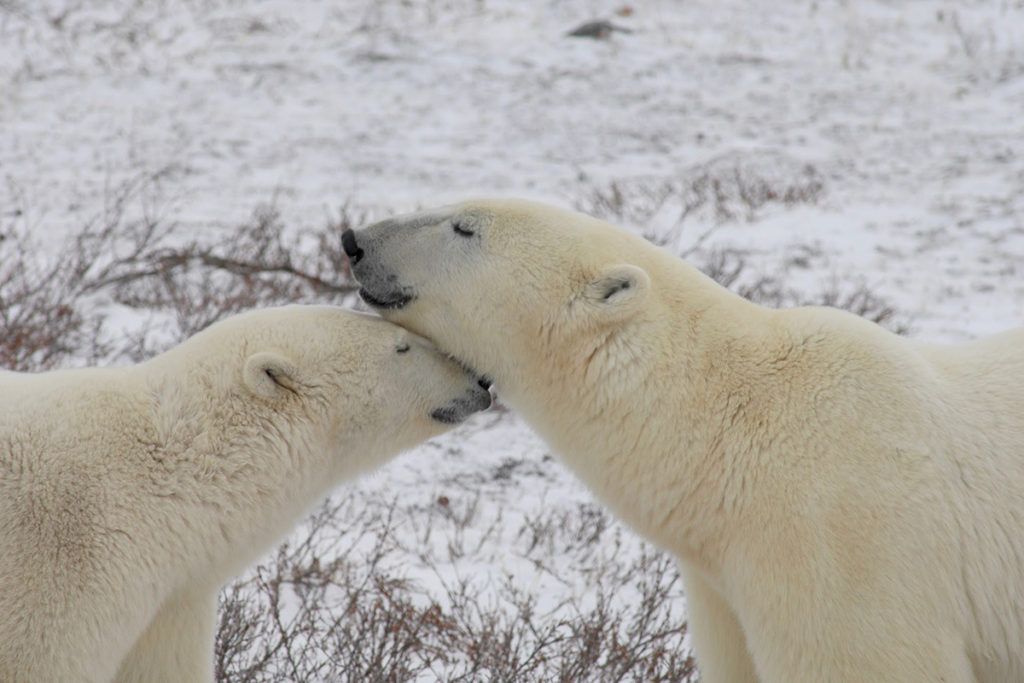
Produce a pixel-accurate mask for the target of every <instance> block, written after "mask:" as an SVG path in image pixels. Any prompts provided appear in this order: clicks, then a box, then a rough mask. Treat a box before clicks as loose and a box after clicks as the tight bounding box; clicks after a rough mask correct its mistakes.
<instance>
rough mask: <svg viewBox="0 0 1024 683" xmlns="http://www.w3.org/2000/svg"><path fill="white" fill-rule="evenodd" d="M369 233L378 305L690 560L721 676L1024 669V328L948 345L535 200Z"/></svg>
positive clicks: (1001, 676) (944, 674) (702, 658)
mask: <svg viewBox="0 0 1024 683" xmlns="http://www.w3.org/2000/svg"><path fill="white" fill-rule="evenodd" d="M343 242H344V245H345V248H346V251H347V253H348V254H349V256H350V258H351V260H352V263H353V264H354V272H355V274H356V277H357V278H358V279H359V280H360V282H361V284H362V286H363V290H362V292H363V298H364V299H365V300H366V301H367V302H369V303H370V304H371V305H373V306H375V307H377V308H378V309H380V310H381V311H383V314H384V316H385V317H386V318H388V319H390V320H392V321H394V322H397V323H399V324H401V325H404V326H406V327H408V328H409V329H411V330H413V331H415V332H417V333H419V334H422V335H424V336H426V337H428V338H430V339H431V340H432V341H434V342H435V343H436V344H438V345H439V346H440V347H441V348H443V349H445V350H447V351H449V352H451V353H452V354H454V355H455V356H456V357H457V358H460V359H462V360H463V361H465V362H467V363H468V364H470V365H471V366H472V367H474V368H476V369H477V370H479V371H481V372H484V373H486V374H488V375H490V376H491V377H492V378H493V379H494V381H495V383H496V386H497V387H498V390H499V393H500V394H501V395H502V396H503V397H504V399H505V400H506V401H507V402H508V403H509V404H510V405H511V406H512V407H513V408H515V409H516V410H518V411H519V412H520V413H521V414H522V415H523V416H525V418H526V419H527V420H528V421H529V422H530V423H531V424H532V425H533V426H534V427H535V428H536V429H537V430H538V432H539V433H540V434H541V435H542V436H544V437H545V438H546V439H547V440H548V441H549V442H550V443H551V444H552V446H553V447H554V448H555V450H556V451H557V452H559V453H560V454H561V455H562V457H563V458H564V459H565V461H566V462H567V463H568V464H569V465H570V466H571V467H572V468H574V470H575V471H576V472H577V473H578V475H579V476H580V477H581V478H582V479H583V480H584V481H585V482H586V483H587V484H589V485H590V487H592V488H593V490H594V491H595V492H596V493H597V494H598V495H599V496H600V497H601V498H602V499H603V500H604V501H605V502H607V504H608V505H609V506H611V508H612V509H613V510H614V511H616V513H617V514H618V515H620V516H621V517H622V518H623V519H624V520H626V521H627V522H628V523H630V524H631V525H632V526H633V527H635V528H636V529H637V530H638V531H640V532H641V533H643V534H644V535H646V536H647V537H648V538H650V539H652V540H654V541H655V542H657V543H659V544H660V545H662V546H663V547H665V548H666V549H668V550H670V551H671V552H673V553H674V554H675V555H676V556H678V558H679V559H680V560H681V563H682V568H683V576H684V580H685V583H686V589H687V595H688V610H689V616H690V628H691V633H692V636H693V639H694V644H695V649H696V654H697V659H698V663H699V664H700V666H701V669H702V671H703V676H704V678H703V680H705V681H709V682H712V683H715V682H728V683H736V682H739V681H754V680H761V681H766V682H775V683H812V682H813V683H821V682H825V681H842V682H845V683H848V682H850V681H865V682H867V681H870V682H871V683H879V682H880V681H894V682H896V681H898V682H900V683H908V682H922V683H924V682H929V683H935V682H937V681H945V682H947V683H953V682H966V681H1016V682H1019V681H1024V330H1016V331H1012V332H1006V333H1003V334H1000V335H996V336H993V337H989V338H987V339H982V340H980V341H976V342H972V343H968V344H960V345H955V346H938V345H926V344H923V343H918V342H915V341H912V340H909V339H905V338H901V337H898V336H895V335H893V334H890V333H889V332H886V331H885V330H883V329H881V328H880V327H878V326H876V325H874V324H872V323H870V322H867V321H865V320H863V319H861V318H858V317H856V316H854V315H851V314H848V313H845V312H842V311H838V310H833V309H828V308H817V307H815V308H810V307H809V308H799V309H794V310H786V311H777V310H768V309H765V308H761V307H759V306H757V305H754V304H752V303H750V302H748V301H746V300H744V299H742V298H740V297H739V296H736V295H734V294H732V293H730V292H729V291H727V290H725V289H723V288H722V287H720V286H719V285H718V284H716V283H715V282H713V281H712V280H711V279H709V278H708V277H706V276H704V275H703V274H701V273H700V272H698V271H697V270H695V269H694V268H692V267H690V266H688V265H687V264H685V263H684V262H683V261H681V260H679V259H677V258H675V257H674V256H672V255H671V254H669V253H668V252H666V251H664V250H662V249H659V248H657V247H655V246H653V245H651V244H649V243H648V242H646V241H644V240H643V239H641V238H640V237H638V236H635V235H632V234H630V233H628V232H625V231H623V230H620V229H617V228H615V227H614V226H611V225H608V224H607V223H603V222H601V221H598V220H595V219H592V218H589V217H587V216H583V215H579V214H576V213H572V212H568V211H563V210H558V209H554V208H550V207H545V206H541V205H536V204H531V203H526V202H515V201H500V200H493V201H475V202H469V203H466V204H461V205H458V206H455V207H448V208H443V209H439V210H434V211H427V212H423V213H419V214H415V215H411V216H405V217H399V218H395V219H392V220H388V221H384V222H381V223H379V224H376V225H373V226H370V227H368V228H365V229H363V230H360V231H358V232H355V233H352V232H350V233H347V234H346V235H344V237H343Z"/></svg>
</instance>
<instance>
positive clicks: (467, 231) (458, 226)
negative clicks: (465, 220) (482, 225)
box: [452, 221, 476, 237]
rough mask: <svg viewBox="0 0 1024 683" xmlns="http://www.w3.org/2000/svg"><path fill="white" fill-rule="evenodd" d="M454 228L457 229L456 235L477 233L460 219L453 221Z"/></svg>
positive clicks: (468, 235)
mask: <svg viewBox="0 0 1024 683" xmlns="http://www.w3.org/2000/svg"><path fill="white" fill-rule="evenodd" d="M452 230H454V231H455V234H456V235H460V236H462V237H472V236H473V235H475V234H476V233H475V232H473V231H472V230H470V229H469V228H467V227H465V226H464V225H463V224H462V223H460V222H459V221H455V222H453V223H452Z"/></svg>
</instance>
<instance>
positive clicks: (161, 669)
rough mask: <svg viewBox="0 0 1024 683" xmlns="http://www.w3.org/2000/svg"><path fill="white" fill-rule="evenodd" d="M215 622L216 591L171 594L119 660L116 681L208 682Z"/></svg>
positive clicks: (127, 682) (135, 682) (210, 676)
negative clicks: (180, 594)
mask: <svg viewBox="0 0 1024 683" xmlns="http://www.w3.org/2000/svg"><path fill="white" fill-rule="evenodd" d="M216 622H217V596H216V593H215V592H205V591H204V592H201V593H198V594H192V595H184V596H174V597H172V598H171V599H169V600H168V601H167V602H166V603H164V606H163V607H161V608H160V611H159V612H157V614H156V616H155V617H154V618H153V621H151V622H150V624H149V626H148V627H147V628H146V631H145V632H144V633H143V634H142V636H141V637H140V638H139V640H138V641H136V643H135V645H134V646H133V647H132V650H131V652H129V653H128V656H127V657H126V658H125V659H124V661H123V662H122V663H121V667H120V670H119V671H118V674H117V678H116V680H117V682H118V683H142V682H144V681H150V682H153V683H158V682H163V681H166V682H168V683H170V682H172V681H173V682H180V683H210V682H211V681H213V639H214V629H215V625H216Z"/></svg>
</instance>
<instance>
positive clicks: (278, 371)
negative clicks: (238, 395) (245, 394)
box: [242, 351, 300, 398]
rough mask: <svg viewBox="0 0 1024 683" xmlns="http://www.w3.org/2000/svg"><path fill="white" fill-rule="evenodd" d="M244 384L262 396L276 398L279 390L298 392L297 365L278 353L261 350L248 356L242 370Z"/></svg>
mask: <svg viewBox="0 0 1024 683" xmlns="http://www.w3.org/2000/svg"><path fill="white" fill-rule="evenodd" d="M242 377H243V380H244V382H245V386H247V387H248V388H249V391H251V392H252V393H254V394H256V395H257V396H262V397H263V398H277V397H278V396H280V395H281V392H285V391H288V392H292V393H298V389H299V386H300V383H299V381H298V367H296V365H295V363H293V362H292V361H291V360H289V359H288V358H285V357H284V356H282V355H281V354H279V353H272V352H270V351H261V352H259V353H254V354H253V355H251V356H249V357H248V358H247V359H246V361H245V368H244V369H243V370H242Z"/></svg>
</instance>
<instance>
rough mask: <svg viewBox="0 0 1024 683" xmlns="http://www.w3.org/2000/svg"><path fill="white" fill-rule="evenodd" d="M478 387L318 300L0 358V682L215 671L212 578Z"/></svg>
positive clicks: (396, 336) (418, 346)
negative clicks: (124, 350) (133, 357)
mask: <svg viewBox="0 0 1024 683" xmlns="http://www.w3.org/2000/svg"><path fill="white" fill-rule="evenodd" d="M406 346H408V347H409V349H408V350H407V351H405V352H403V353H399V350H400V349H403V348H405V347H406ZM268 372H269V373H270V374H268ZM480 391H482V390H481V388H480V387H478V386H476V380H475V378H473V377H472V376H470V375H468V374H467V373H466V372H465V371H463V370H462V369H461V368H460V367H459V366H458V365H456V364H455V363H454V362H452V361H450V360H448V359H446V358H444V357H443V356H441V355H440V354H439V353H438V352H437V351H436V350H434V349H433V348H432V347H430V346H429V345H427V344H426V343H425V342H424V341H423V340H421V339H419V338H416V337H414V336H413V335H411V334H409V333H408V332H406V331H405V330H403V329H402V328H400V327H397V326H395V325H392V324H390V323H387V322H385V321H383V320H380V319H379V318H375V317H371V316H365V315H359V314H356V313H352V312H348V311H344V310H341V309H335V308H329V307H299V306H294V307H286V308H280V309H268V310H264V311H258V312H253V313H248V314H245V315H240V316H236V317H234V318H231V319H228V320H226V321H224V322H221V323H218V324H216V325H214V326H212V327H210V328H209V329H207V330H205V331H204V332H202V333H200V334H198V335H196V336H195V337H193V338H192V339H190V340H188V341H186V342H185V343H183V344H181V345H180V346H179V347H177V348H175V349H173V350H171V351H169V352H167V353H165V354H163V355H161V356H158V357H157V358H155V359H153V360H151V361H148V362H146V363H142V364H140V365H137V366H134V367H129V368H123V369H85V370H69V371H57V372H49V373H44V374H38V375H26V374H18V373H11V372H0V416H2V417H0V681H4V683H20V682H30V681H32V682H38V681H46V682H47V683H55V682H63V681H69V682H70V681H75V682H81V681H88V682H93V681H109V680H112V679H114V678H115V677H116V678H117V680H120V681H140V682H141V681H182V682H188V681H210V680H212V678H213V637H214V633H213V632H214V625H215V612H216V594H217V590H218V589H219V587H220V585H221V584H222V583H223V582H224V581H225V580H226V579H228V578H229V577H231V576H232V575H233V574H235V573H237V572H238V571H239V570H240V569H242V568H243V567H244V566H245V565H246V564H248V563H250V562H252V561H253V560H254V559H256V558H257V557H258V556H259V555H260V554H262V552H264V551H265V550H267V549H268V548H269V547H270V546H271V545H272V544H273V543H274V542H275V541H276V540H277V539H279V538H280V537H281V536H282V535H283V534H285V533H286V532H287V531H288V530H289V528H290V527H291V526H292V525H293V524H294V523H295V522H296V521H297V520H298V519H299V518H300V516H301V515H302V514H303V513H304V511H306V510H307V509H308V508H309V507H310V506H311V505H312V504H313V503H315V502H316V501H317V499H318V498H320V497H322V496H323V495H324V494H325V493H326V492H327V491H328V489H329V488H330V487H331V486H332V485H334V484H336V483H338V482H339V481H340V480H342V479H345V478H350V477H353V476H355V475H356V474H358V473H359V472H361V471H364V470H366V469H368V468H370V467H373V466H375V465H378V464H380V463H382V462H383V461H384V460H386V459H388V458H390V457H391V456H393V455H395V454H396V453H398V452H399V451H401V450H403V449H405V448H407V447H410V446H412V445H414V444H415V443H417V442H419V441H421V440H423V439H425V438H427V437H429V436H431V435H433V434H436V433H439V432H441V431H442V430H443V429H444V428H445V427H444V425H441V424H438V423H437V422H435V421H433V420H432V419H430V413H431V411H432V410H434V409H436V408H438V407H442V406H445V405H448V404H449V403H451V401H452V400H453V399H460V398H465V397H466V396H467V394H469V395H472V396H475V397H477V398H479V392H480Z"/></svg>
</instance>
